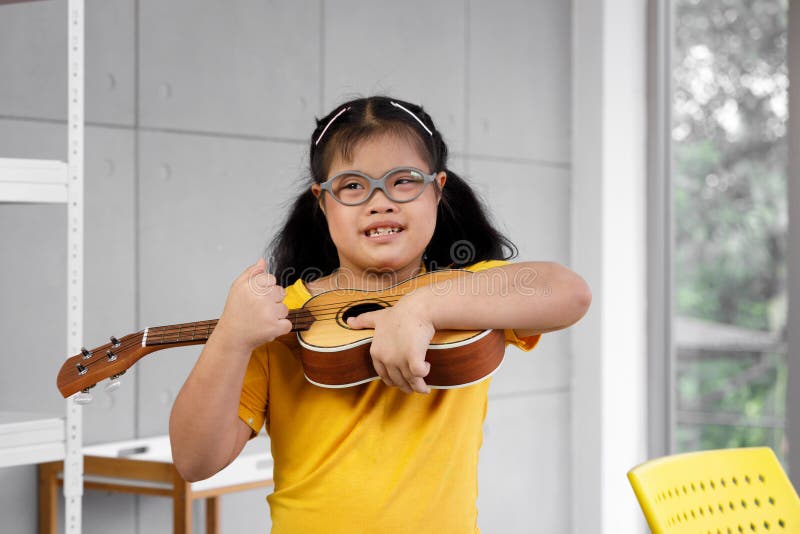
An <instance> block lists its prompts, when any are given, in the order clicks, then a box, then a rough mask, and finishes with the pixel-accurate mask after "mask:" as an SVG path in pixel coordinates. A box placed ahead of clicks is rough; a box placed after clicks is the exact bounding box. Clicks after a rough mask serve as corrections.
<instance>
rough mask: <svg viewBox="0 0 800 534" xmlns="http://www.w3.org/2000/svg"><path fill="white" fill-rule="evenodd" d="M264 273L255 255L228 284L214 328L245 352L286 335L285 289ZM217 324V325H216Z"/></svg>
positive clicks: (263, 268)
mask: <svg viewBox="0 0 800 534" xmlns="http://www.w3.org/2000/svg"><path fill="white" fill-rule="evenodd" d="M276 282H277V280H276V279H275V277H274V276H272V275H271V274H270V273H268V272H266V262H265V261H264V258H259V260H258V261H257V262H256V264H255V265H251V266H250V267H248V268H247V269H245V271H244V272H243V273H242V274H240V275H239V277H238V278H236V280H234V281H233V284H231V289H230V291H229V292H228V299H227V300H226V301H225V308H224V309H223V311H222V316H221V317H220V319H219V321H218V322H217V326H216V327H215V328H214V331H215V332H216V331H218V330H220V331H222V332H224V333H225V336H226V338H227V339H228V340H229V342H231V343H234V344H236V345H238V346H240V347H243V348H244V349H247V350H248V351H252V350H253V349H255V348H256V347H258V346H259V345H262V344H264V343H267V342H269V341H272V340H274V339H275V338H276V337H278V336H281V335H283V334H288V333H289V332H290V331H291V329H292V323H291V321H289V320H288V319H287V318H286V316H287V315H288V313H289V309H288V308H287V307H286V305H285V304H284V303H283V298H284V296H285V295H286V290H284V288H282V287H281V286H279V285H277V283H276ZM220 327H221V328H220Z"/></svg>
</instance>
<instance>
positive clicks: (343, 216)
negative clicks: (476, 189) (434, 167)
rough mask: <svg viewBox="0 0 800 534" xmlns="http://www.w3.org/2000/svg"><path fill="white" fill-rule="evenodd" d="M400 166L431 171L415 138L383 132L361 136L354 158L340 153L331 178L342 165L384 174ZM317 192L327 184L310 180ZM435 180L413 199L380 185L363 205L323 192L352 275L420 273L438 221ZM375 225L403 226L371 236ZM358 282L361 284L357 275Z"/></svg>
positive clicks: (441, 178)
mask: <svg viewBox="0 0 800 534" xmlns="http://www.w3.org/2000/svg"><path fill="white" fill-rule="evenodd" d="M395 167H416V168H418V169H420V170H422V171H425V172H426V173H427V172H430V169H429V168H428V164H427V163H425V159H424V158H423V157H421V156H420V155H419V154H418V153H417V150H416V148H415V146H414V145H413V143H411V142H410V141H408V140H406V139H404V138H403V137H402V136H398V135H394V134H384V135H381V136H378V137H375V138H373V139H367V140H364V141H361V142H360V143H359V144H358V145H357V146H356V147H355V150H353V159H352V161H345V160H342V159H341V156H339V155H337V156H336V157H335V158H334V160H333V162H332V163H331V166H330V168H329V169H328V176H327V178H330V177H332V176H334V175H336V174H337V173H340V172H342V171H349V170H354V171H361V172H363V173H365V174H367V175H369V176H372V177H373V178H380V177H381V176H383V175H384V174H386V172H387V171H389V170H390V169H394V168H395ZM446 179H447V177H446V175H445V173H444V172H440V173H438V174H437V175H436V178H435V180H434V181H435V183H437V184H438V187H439V188H441V187H443V186H444V183H445V180H446ZM311 190H312V192H313V193H314V195H315V196H316V197H317V198H320V194H321V193H322V190H321V188H320V186H319V185H318V184H314V185H312V186H311ZM440 196H441V195H440V193H439V190H438V189H436V187H435V184H433V183H432V184H428V185H426V186H425V189H424V190H423V191H422V194H421V195H420V196H419V197H417V198H416V199H414V200H412V201H411V202H403V203H400V202H394V201H392V200H391V199H389V198H388V197H387V196H386V194H385V193H384V192H383V191H381V190H375V191H374V192H373V193H372V196H371V197H370V198H369V199H367V201H366V202H365V203H363V204H361V205H359V206H345V205H343V204H340V203H339V202H337V201H336V199H334V198H332V197H331V196H330V195H328V194H327V193H325V194H323V195H322V197H321V198H320V202H321V207H322V209H323V211H324V213H325V217H326V219H327V221H328V229H329V231H330V233H331V238H332V239H333V243H334V244H335V245H336V249H337V251H338V253H339V265H340V268H341V269H342V271H343V272H344V273H346V274H348V275H353V276H360V275H362V274H364V273H365V272H366V271H378V272H387V271H391V272H395V273H396V274H397V276H398V280H404V279H406V278H409V277H411V276H413V275H414V274H416V272H417V269H418V268H419V264H420V261H421V260H422V254H423V252H424V251H425V247H426V246H427V245H428V243H429V242H430V240H431V237H432V236H433V230H434V228H435V226H436V207H437V204H438V202H439V198H440ZM374 228H395V229H397V230H399V231H397V232H395V233H389V234H384V235H378V236H370V235H369V233H370V230H371V229H374ZM353 282H355V285H354V287H362V286H361V285H359V284H358V282H357V281H356V280H353Z"/></svg>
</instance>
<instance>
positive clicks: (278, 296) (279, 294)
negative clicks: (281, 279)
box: [269, 285, 286, 302]
mask: <svg viewBox="0 0 800 534" xmlns="http://www.w3.org/2000/svg"><path fill="white" fill-rule="evenodd" d="M269 292H270V294H271V295H272V297H273V299H274V301H275V302H283V299H284V298H285V297H286V289H284V288H282V287H281V286H279V285H273V286H270V288H269Z"/></svg>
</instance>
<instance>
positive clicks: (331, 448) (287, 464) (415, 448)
mask: <svg viewBox="0 0 800 534" xmlns="http://www.w3.org/2000/svg"><path fill="white" fill-rule="evenodd" d="M506 263H507V262H503V261H487V262H480V263H477V264H475V265H472V266H469V267H467V268H466V269H467V270H470V271H479V270H483V269H488V268H491V267H496V266H499V265H504V264H506ZM309 298H311V295H310V293H309V292H308V289H307V288H306V287H305V285H304V284H303V282H302V281H300V280H298V281H297V282H296V283H295V284H293V285H292V286H290V287H288V288H287V289H286V297H285V299H284V303H285V304H286V306H288V307H289V309H293V308H300V307H302V305H303V303H305V301H307V300H308V299H309ZM505 334H506V345H508V344H514V345H516V346H518V347H520V348H521V349H523V350H531V349H533V347H534V346H536V344H537V342H538V341H539V337H540V336H539V335H535V336H530V337H525V338H519V337H517V335H516V334H515V333H514V331H513V330H506V332H505ZM488 389H489V379H486V380H483V381H481V382H479V383H477V384H474V385H471V386H467V387H463V388H457V389H432V390H431V392H430V393H429V394H428V395H421V394H416V393H412V394H405V393H403V392H402V391H400V390H399V389H397V388H393V387H387V386H385V385H384V384H383V382H381V381H380V380H374V381H371V382H368V383H366V384H362V385H359V386H354V387H348V388H341V389H328V388H322V387H318V386H315V385H313V384H311V383H309V382H308V381H307V380H306V379H305V377H304V375H303V368H302V365H301V364H300V361H299V359H298V358H297V357H295V356H294V355H293V354H292V352H291V351H290V350H289V348H288V347H287V346H286V345H285V344H283V343H280V342H277V341H273V342H270V343H266V344H264V345H262V346H260V347H258V348H257V349H256V350H254V351H253V354H252V356H251V358H250V362H249V364H248V368H247V372H246V374H245V378H244V386H243V388H242V395H241V400H240V405H239V417H241V419H242V420H243V421H244V422H245V423H247V424H248V425H249V426H250V427H251V428H252V429H253V432H254V433H257V432H259V431H260V429H261V427H262V425H266V429H267V432H268V433H269V435H270V441H271V447H272V457H273V459H274V462H275V464H274V472H273V479H274V482H275V488H274V491H273V493H272V494H271V495H269V496H268V497H267V500H268V502H269V506H270V513H271V515H272V532H273V534H284V533H289V534H297V533H303V534H314V533H325V534H330V533H339V532H380V533H382V534H383V533H419V532H435V533H448V534H450V533H475V532H479V530H478V526H477V517H478V511H477V505H476V500H477V497H478V451H479V449H480V446H481V442H482V439H483V435H482V425H483V420H484V418H485V416H486V406H487V400H488V399H487V392H488Z"/></svg>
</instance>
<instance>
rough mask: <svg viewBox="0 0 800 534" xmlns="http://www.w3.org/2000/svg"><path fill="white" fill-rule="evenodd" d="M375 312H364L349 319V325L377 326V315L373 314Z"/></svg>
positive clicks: (357, 327) (359, 326)
mask: <svg viewBox="0 0 800 534" xmlns="http://www.w3.org/2000/svg"><path fill="white" fill-rule="evenodd" d="M373 313H374V312H367V313H362V314H361V315H356V316H355V317H350V318H349V319H347V326H349V327H350V328H355V329H359V328H375V317H374V316H373V315H372V314H373Z"/></svg>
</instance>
